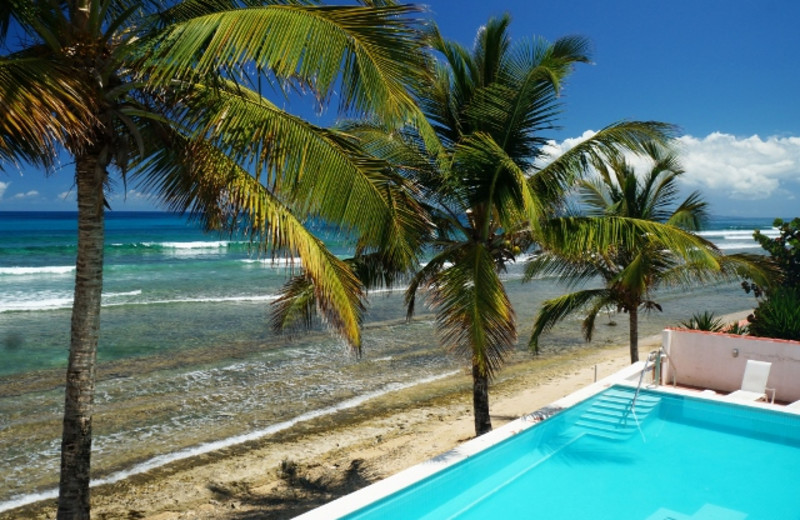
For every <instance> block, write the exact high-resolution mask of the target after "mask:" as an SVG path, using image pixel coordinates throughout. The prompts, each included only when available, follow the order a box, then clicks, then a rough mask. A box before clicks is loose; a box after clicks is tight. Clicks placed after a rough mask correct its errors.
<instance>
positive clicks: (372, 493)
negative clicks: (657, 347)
mask: <svg viewBox="0 0 800 520" xmlns="http://www.w3.org/2000/svg"><path fill="white" fill-rule="evenodd" d="M643 366H644V363H643V362H639V363H634V364H633V365H630V366H628V367H625V368H623V369H622V370H620V371H618V372H615V373H614V374H611V375H610V376H608V377H605V378H603V379H601V380H600V381H597V382H596V383H592V384H590V385H588V386H585V387H583V388H581V389H579V390H577V391H575V392H573V393H571V394H569V395H567V396H565V397H562V398H561V399H558V400H557V401H554V402H552V403H550V404H549V405H547V406H545V407H543V408H541V409H542V410H543V409H547V408H561V409H566V408H570V407H572V406H574V405H576V404H578V403H580V402H582V401H585V400H586V399H588V398H590V397H592V396H594V395H595V394H598V393H600V392H602V391H603V390H606V389H607V388H609V387H611V386H613V385H616V384H628V385H630V384H631V383H630V380H631V378H635V379H636V380H637V381H638V376H639V374H640V373H641V371H642V367H643ZM633 384H634V386H635V384H636V383H635V382H634V383H633ZM532 412H534V411H533V410H532ZM538 423H539V421H533V420H531V419H528V418H526V417H525V416H523V417H520V418H519V419H515V420H513V421H511V422H509V423H507V424H505V425H503V426H501V427H499V428H497V429H495V430H492V431H491V432H489V433H487V434H485V435H481V436H480V437H476V438H475V439H472V440H469V441H467V442H465V443H464V444H460V445H459V446H456V447H455V448H453V449H452V450H450V451H448V452H445V453H442V454H441V455H437V456H436V457H433V458H432V459H428V460H426V461H425V462H421V463H419V464H417V465H415V466H412V467H410V468H407V469H405V470H403V471H401V472H399V473H396V474H394V475H392V476H390V477H387V478H385V479H383V480H380V481H378V482H375V483H374V484H370V485H369V486H367V487H364V488H361V489H359V490H358V491H355V492H353V493H350V494H349V495H345V496H343V497H341V498H338V499H336V500H333V501H331V502H328V503H327V504H325V505H323V506H320V507H318V508H316V509H312V510H311V511H308V512H307V513H304V514H302V515H300V516H298V517H295V520H332V519H336V518H342V517H343V516H346V515H349V514H351V513H353V512H355V511H358V510H359V509H361V508H363V507H365V506H368V505H369V504H372V503H373V502H376V501H378V500H381V499H382V498H385V497H387V496H389V495H391V494H393V493H396V492H397V491H400V490H401V489H404V488H406V487H408V486H410V485H412V484H415V483H416V482H419V481H420V480H423V479H425V478H427V477H429V476H431V475H433V474H434V473H436V472H438V471H441V470H443V469H445V468H447V467H450V466H452V465H454V464H457V463H459V462H461V461H463V460H465V459H468V458H470V457H472V456H473V455H476V454H478V453H480V452H482V451H484V450H486V449H487V448H489V447H491V446H494V445H495V444H498V443H500V442H502V441H504V440H506V439H508V438H509V437H513V436H514V435H517V434H519V433H521V432H523V431H525V430H527V429H529V428H532V427H533V426H536V425H537V424H538Z"/></svg>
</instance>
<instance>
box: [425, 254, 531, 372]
mask: <svg viewBox="0 0 800 520" xmlns="http://www.w3.org/2000/svg"><path fill="white" fill-rule="evenodd" d="M464 253H465V257H464V258H463V261H461V262H458V263H455V264H453V265H452V266H449V267H447V268H446V269H444V270H443V271H440V272H439V273H437V275H436V276H435V278H434V280H433V282H434V283H433V285H432V286H429V288H428V290H429V291H430V301H431V304H432V306H433V307H434V309H435V310H436V322H437V329H438V331H439V334H440V337H441V341H442V344H443V345H444V346H445V347H446V348H448V349H450V350H452V351H454V352H458V353H459V354H461V355H463V356H465V357H468V358H470V359H471V360H472V366H473V367H474V368H476V369H477V370H478V371H479V372H480V373H481V374H485V375H488V376H489V377H491V376H492V375H493V374H494V372H495V371H496V370H498V369H499V368H500V366H501V365H502V362H503V360H504V359H505V356H506V354H507V352H508V351H509V350H510V349H511V348H512V347H513V345H514V344H515V343H516V339H517V332H516V324H515V317H514V311H513V309H512V307H511V302H510V300H509V299H508V295H507V294H506V292H505V288H504V287H503V282H502V281H501V280H500V278H499V276H498V274H497V271H496V269H495V265H494V262H493V260H492V256H491V254H490V253H489V251H488V250H487V249H486V248H485V247H484V246H483V245H481V244H480V243H473V244H471V245H470V246H469V247H467V248H466V249H465V250H464Z"/></svg>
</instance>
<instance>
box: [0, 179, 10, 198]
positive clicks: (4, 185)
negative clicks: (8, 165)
mask: <svg viewBox="0 0 800 520" xmlns="http://www.w3.org/2000/svg"><path fill="white" fill-rule="evenodd" d="M10 185H11V183H10V182H0V199H2V198H3V193H5V192H6V190H7V189H8V187H9V186H10Z"/></svg>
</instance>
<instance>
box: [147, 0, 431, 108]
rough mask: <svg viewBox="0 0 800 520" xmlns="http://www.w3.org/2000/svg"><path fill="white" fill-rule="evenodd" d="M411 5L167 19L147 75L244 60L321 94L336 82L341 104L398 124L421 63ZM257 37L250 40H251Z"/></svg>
mask: <svg viewBox="0 0 800 520" xmlns="http://www.w3.org/2000/svg"><path fill="white" fill-rule="evenodd" d="M417 12H419V9H418V8H416V7H413V6H383V7H357V6H341V7H323V6H301V5H270V6H262V7H253V8H248V9H237V10H230V11H224V12H219V11H217V12H213V13H210V14H206V15H204V16H199V17H196V18H192V19H189V20H186V21H184V22H180V23H175V24H172V25H171V26H170V27H169V30H168V31H166V32H165V34H164V35H163V37H162V39H161V40H160V41H159V42H158V43H157V48H155V49H154V51H155V58H154V59H153V60H151V65H152V66H153V67H154V69H153V74H154V79H159V78H160V79H162V80H163V81H165V82H166V81H171V80H172V78H174V77H175V76H178V75H184V74H186V72H187V71H191V74H192V75H198V76H200V77H203V76H205V75H207V74H210V73H212V72H215V71H217V70H224V69H226V68H229V67H232V66H235V65H236V64H240V63H244V62H251V63H254V64H255V65H256V67H258V68H259V69H260V70H265V71H270V72H271V73H272V74H274V75H275V77H277V78H282V79H290V80H292V81H297V82H299V83H300V84H301V85H303V86H307V87H311V88H313V89H314V91H315V92H317V94H318V96H319V97H320V99H322V100H325V99H328V98H329V96H330V95H331V93H332V91H333V89H334V87H335V86H337V85H338V87H339V89H340V90H339V96H340V100H341V104H342V107H343V108H352V109H353V110H355V111H356V113H380V114H383V115H386V116H387V117H388V118H389V119H391V120H396V121H400V122H403V121H405V120H406V119H407V114H408V112H409V111H410V110H411V111H413V110H414V103H413V100H412V99H411V97H410V95H409V93H408V92H409V88H413V87H415V86H417V83H416V82H417V81H419V77H420V72H421V70H423V69H420V68H419V67H416V66H414V65H412V64H411V63H410V62H409V60H408V59H407V57H408V56H421V52H420V51H421V45H422V43H421V35H420V33H419V32H418V31H417V30H416V29H415V28H414V25H415V24H416V23H417V21H416V20H414V19H413V18H411V16H412V15H414V14H416V13H417ZM254 42H256V43H254Z"/></svg>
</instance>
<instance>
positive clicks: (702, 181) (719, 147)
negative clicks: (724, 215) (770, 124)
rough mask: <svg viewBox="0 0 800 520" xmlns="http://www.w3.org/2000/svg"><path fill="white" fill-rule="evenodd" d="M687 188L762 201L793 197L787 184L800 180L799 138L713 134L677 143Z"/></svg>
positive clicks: (679, 140) (690, 137) (688, 138)
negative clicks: (778, 197)
mask: <svg viewBox="0 0 800 520" xmlns="http://www.w3.org/2000/svg"><path fill="white" fill-rule="evenodd" d="M678 142H679V143H680V147H681V150H680V151H681V153H680V156H681V162H682V163H683V166H684V169H685V170H686V174H685V175H684V176H683V178H684V181H686V182H687V183H688V184H691V185H694V186H698V187H701V188H707V189H711V190H715V191H718V192H721V194H723V195H726V196H728V197H731V198H736V199H748V200H763V199H766V198H769V197H771V196H773V195H778V194H784V195H786V196H787V197H788V196H791V193H789V192H788V191H786V183H787V182H789V181H796V180H797V179H798V178H800V137H775V136H773V137H768V138H766V139H762V138H761V137H759V136H758V135H753V136H751V137H736V136H733V135H730V134H722V133H717V132H715V133H713V134H710V135H708V136H707V137H704V138H696V137H692V136H683V137H681V138H679V139H678Z"/></svg>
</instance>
